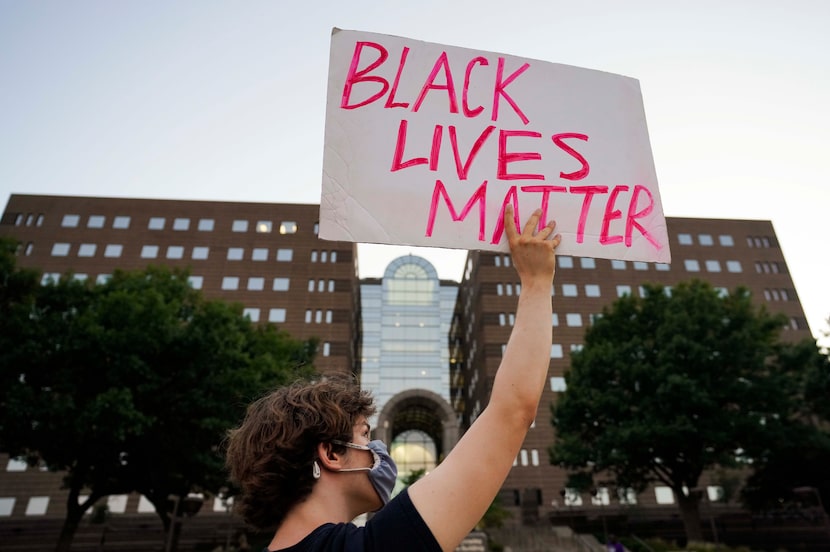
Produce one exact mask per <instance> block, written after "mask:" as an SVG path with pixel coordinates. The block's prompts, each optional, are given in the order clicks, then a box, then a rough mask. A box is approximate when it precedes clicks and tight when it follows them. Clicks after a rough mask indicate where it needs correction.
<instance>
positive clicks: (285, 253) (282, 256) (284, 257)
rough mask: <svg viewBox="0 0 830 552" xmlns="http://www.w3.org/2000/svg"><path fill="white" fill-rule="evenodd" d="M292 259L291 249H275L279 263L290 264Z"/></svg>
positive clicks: (292, 251) (292, 252)
mask: <svg viewBox="0 0 830 552" xmlns="http://www.w3.org/2000/svg"><path fill="white" fill-rule="evenodd" d="M293 258H294V250H293V249H277V260H278V261H280V262H291V259H293Z"/></svg>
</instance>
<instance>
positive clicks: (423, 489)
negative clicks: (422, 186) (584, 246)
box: [409, 206, 561, 552]
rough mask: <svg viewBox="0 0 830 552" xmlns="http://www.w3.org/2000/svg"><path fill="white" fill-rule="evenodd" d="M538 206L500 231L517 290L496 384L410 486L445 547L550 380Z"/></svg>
mask: <svg viewBox="0 0 830 552" xmlns="http://www.w3.org/2000/svg"><path fill="white" fill-rule="evenodd" d="M540 216H541V213H540V211H539V210H537V211H536V212H535V213H533V215H532V216H531V217H530V219H529V220H528V221H527V223H526V224H525V226H524V229H523V230H522V233H521V234H519V233H518V232H517V229H516V227H515V223H514V222H513V210H512V208H511V207H510V206H508V207H507V208H506V209H505V213H504V219H505V224H504V227H505V231H506V233H507V239H508V241H509V243H510V252H511V254H512V256H513V265H514V266H515V268H516V270H517V272H518V273H519V278H520V280H521V284H522V291H521V294H520V296H519V304H518V308H517V311H516V322H515V324H514V326H513V331H512V333H511V335H510V340H509V341H508V343H507V349H506V350H505V353H504V356H503V358H502V362H501V365H500V366H499V369H498V372H497V373H496V377H495V380H494V382H493V390H492V393H491V395H490V401H489V404H488V405H487V407H486V408H485V409H484V411H483V412H482V413H481V415H480V416H479V417H478V418H477V419H476V421H475V422H474V423H473V424H472V426H471V427H470V429H469V430H468V431H467V432H466V433H465V434H464V436H463V437H462V438H461V440H460V441H459V442H458V444H457V445H456V446H455V448H453V450H452V451H451V452H450V454H449V455H448V456H447V458H446V459H445V460H444V461H443V462H442V463H441V464H440V465H439V466H438V467H436V468H435V470H433V471H432V472H431V473H430V474H429V475H428V476H426V477H424V478H422V479H420V480H419V481H417V482H416V483H415V484H413V485H412V487H411V488H410V489H409V494H410V497H411V499H412V502H413V504H414V505H415V507H416V508H417V510H418V512H419V513H420V514H421V516H422V517H423V518H424V521H426V523H427V525H428V526H429V528H430V529H431V531H432V533H433V535H434V536H435V538H436V539H437V540H438V542H439V543H440V544H441V548H442V549H443V550H445V551H447V552H449V551H452V550H454V549H455V547H456V546H458V543H460V542H461V540H462V539H463V538H464V537H465V536H466V535H467V534H468V533H469V532H470V530H472V529H473V527H474V526H475V524H476V523H478V521H479V520H480V519H481V517H482V516H483V515H484V512H485V511H486V510H487V508H488V507H489V506H490V503H491V502H492V501H493V499H494V498H495V496H496V494H497V493H498V491H499V489H500V488H501V485H502V483H504V480H505V478H506V477H507V474H508V472H509V471H510V468H511V466H512V465H513V461H514V459H515V458H516V455H517V454H518V453H519V449H520V448H521V446H522V443H523V442H524V438H525V435H526V434H527V430H528V429H529V428H530V425H531V423H532V422H533V420H534V418H535V417H536V410H537V408H538V405H539V398H540V397H541V394H542V390H543V389H544V386H545V381H546V380H547V373H548V364H549V362H550V346H551V337H552V324H551V293H550V292H551V285H552V283H553V274H554V269H555V266H556V263H555V258H554V249H555V248H556V246H557V245H559V242H560V240H561V238H560V236H558V235H557V236H555V237H553V238H552V237H551V236H552V234H553V229H554V224H553V222H550V223H548V225H547V226H545V227H544V228H543V229H542V230H540V231H538V232H537V231H536V229H537V227H538V225H539V217H540Z"/></svg>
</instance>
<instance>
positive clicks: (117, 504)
mask: <svg viewBox="0 0 830 552" xmlns="http://www.w3.org/2000/svg"><path fill="white" fill-rule="evenodd" d="M107 509H108V510H109V511H110V512H111V513H113V514H123V513H124V512H126V511H127V495H125V494H120V495H109V496H108V497H107Z"/></svg>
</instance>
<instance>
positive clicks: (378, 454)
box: [332, 440, 398, 506]
mask: <svg viewBox="0 0 830 552" xmlns="http://www.w3.org/2000/svg"><path fill="white" fill-rule="evenodd" d="M332 443H336V444H338V445H343V446H344V447H349V448H353V449H357V450H368V451H370V452H371V453H372V456H373V457H374V459H375V463H374V465H373V466H372V467H371V468H346V469H342V470H337V471H340V472H353V471H368V472H369V481H370V482H371V483H372V486H373V487H374V488H375V492H376V493H378V496H379V497H380V499H381V501H382V502H383V504H384V506H385V505H386V504H387V503H388V502H389V499H390V498H391V496H392V489H394V488H395V480H396V479H397V477H398V466H396V465H395V461H394V460H392V457H391V456H389V451H387V450H386V445H384V444H383V441H379V440H375V441H370V442H369V444H368V445H357V444H355V443H346V442H344V441H332Z"/></svg>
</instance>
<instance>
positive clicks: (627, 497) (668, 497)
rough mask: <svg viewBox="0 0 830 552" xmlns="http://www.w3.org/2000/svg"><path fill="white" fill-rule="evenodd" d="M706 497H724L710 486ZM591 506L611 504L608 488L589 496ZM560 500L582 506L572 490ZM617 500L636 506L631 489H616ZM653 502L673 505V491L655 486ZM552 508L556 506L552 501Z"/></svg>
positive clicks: (577, 494) (713, 499) (718, 498)
mask: <svg viewBox="0 0 830 552" xmlns="http://www.w3.org/2000/svg"><path fill="white" fill-rule="evenodd" d="M706 496H707V498H708V499H709V502H716V501H719V500H722V499H723V497H724V491H723V487H720V486H716V485H710V486H708V487H706ZM590 497H591V498H590V501H591V504H593V505H594V506H608V505H610V504H611V493H610V490H609V489H608V487H599V488H598V489H596V491H595V492H594V493H592V494H591V495H590ZM562 500H563V502H564V505H565V506H582V505H583V501H582V494H581V493H580V492H579V491H578V490H577V489H574V488H570V487H566V488H565V489H563V490H562ZM617 500H618V501H619V503H620V504H637V493H635V492H634V490H633V489H618V490H617ZM654 500H655V502H657V504H661V505H662V504H674V502H675V497H674V491H673V490H672V488H671V487H667V486H665V485H657V486H656V487H654ZM552 506H558V501H556V500H554V501H553V504H552Z"/></svg>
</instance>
